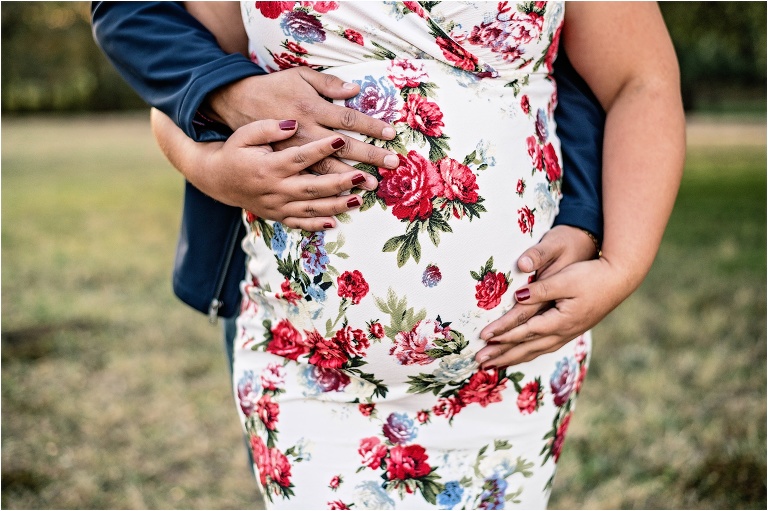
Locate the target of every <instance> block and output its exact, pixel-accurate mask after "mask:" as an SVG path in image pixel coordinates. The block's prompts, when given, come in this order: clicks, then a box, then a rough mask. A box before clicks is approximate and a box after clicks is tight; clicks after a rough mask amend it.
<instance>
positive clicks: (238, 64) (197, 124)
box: [177, 53, 266, 142]
mask: <svg viewBox="0 0 768 511" xmlns="http://www.w3.org/2000/svg"><path fill="white" fill-rule="evenodd" d="M197 74H198V76H197V77H196V78H194V79H193V80H192V82H191V83H190V84H189V87H188V88H187V92H186V94H185V95H184V97H183V99H182V100H181V105H180V106H179V112H178V118H177V120H178V123H177V124H178V125H179V127H180V128H181V129H182V130H184V133H186V134H187V136H188V137H190V138H192V139H193V140H196V141H197V142H209V141H212V140H224V139H226V138H227V137H228V136H229V135H230V134H231V133H232V131H231V130H229V129H223V128H222V127H223V125H222V124H219V123H213V122H206V121H205V120H204V118H201V116H199V115H198V109H199V108H200V105H201V104H202V103H203V100H205V97H206V96H207V95H208V94H210V93H211V92H212V91H214V90H215V89H218V88H219V87H222V86H224V85H228V84H230V83H233V82H236V81H238V80H242V79H243V78H248V77H249V76H256V75H262V74H266V72H265V71H264V70H263V69H261V68H260V67H259V66H257V65H256V64H254V63H253V62H251V61H250V60H248V59H247V58H245V57H244V56H243V55H241V54H239V53H235V54H231V55H227V56H226V57H223V58H221V59H218V60H216V61H214V62H210V63H208V64H206V65H205V66H203V67H202V68H200V70H199V72H198V73H197ZM196 117H197V119H196Z"/></svg>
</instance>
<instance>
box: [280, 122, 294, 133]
mask: <svg viewBox="0 0 768 511" xmlns="http://www.w3.org/2000/svg"><path fill="white" fill-rule="evenodd" d="M280 129H281V130H283V131H290V130H295V129H296V121H292V120H290V121H280Z"/></svg>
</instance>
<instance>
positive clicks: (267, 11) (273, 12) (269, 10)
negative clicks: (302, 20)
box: [254, 2, 296, 20]
mask: <svg viewBox="0 0 768 511" xmlns="http://www.w3.org/2000/svg"><path fill="white" fill-rule="evenodd" d="M254 3H255V5H256V8H257V9H258V10H259V11H261V15H262V16H264V17H265V18H269V19H271V20H274V19H277V18H278V17H279V16H280V15H281V14H282V13H284V12H285V11H290V10H291V9H293V6H294V4H296V2H254Z"/></svg>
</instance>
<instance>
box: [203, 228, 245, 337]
mask: <svg viewBox="0 0 768 511" xmlns="http://www.w3.org/2000/svg"><path fill="white" fill-rule="evenodd" d="M240 222H241V220H240V219H239V218H238V219H237V220H236V221H235V222H233V226H234V229H233V230H232V231H231V232H230V236H229V240H230V241H229V246H227V251H226V253H225V255H226V258H225V259H224V266H223V267H222V271H221V273H220V276H219V281H218V282H217V283H216V291H215V292H214V294H213V300H211V305H210V306H209V307H208V322H209V323H210V324H212V325H215V324H216V323H217V322H218V320H219V309H221V308H222V307H223V306H224V302H223V301H222V300H221V291H222V290H223V289H224V281H225V280H226V279H227V273H228V272H229V265H230V264H231V263H232V258H233V256H234V254H235V245H236V244H237V232H238V231H239V230H240Z"/></svg>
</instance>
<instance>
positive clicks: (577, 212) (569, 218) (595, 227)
mask: <svg viewBox="0 0 768 511" xmlns="http://www.w3.org/2000/svg"><path fill="white" fill-rule="evenodd" d="M555 225H570V226H571V227H578V228H579V229H584V230H586V231H589V232H590V233H592V234H593V235H594V236H595V238H597V239H598V240H599V241H601V242H602V240H603V213H602V212H601V211H600V210H599V209H597V208H595V207H594V205H592V204H587V203H585V202H568V203H567V204H566V203H563V202H561V203H560V212H559V213H558V214H557V217H555V221H554V224H553V226H555Z"/></svg>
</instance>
